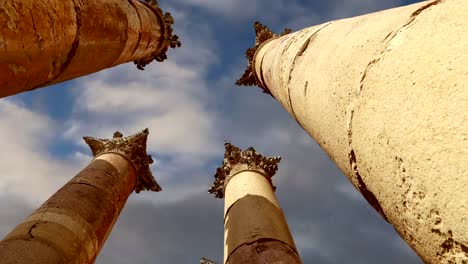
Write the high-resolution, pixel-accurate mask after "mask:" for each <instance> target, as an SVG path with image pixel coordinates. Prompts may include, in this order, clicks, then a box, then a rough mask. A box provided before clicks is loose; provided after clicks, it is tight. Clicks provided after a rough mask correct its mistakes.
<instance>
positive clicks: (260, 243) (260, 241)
mask: <svg viewBox="0 0 468 264" xmlns="http://www.w3.org/2000/svg"><path fill="white" fill-rule="evenodd" d="M266 242H280V243H281V244H282V245H283V246H286V248H287V249H289V250H291V251H292V252H294V253H295V254H296V255H297V256H299V253H298V252H297V250H296V249H295V248H293V247H291V246H290V245H289V244H288V243H285V242H284V241H281V240H278V239H274V238H260V239H257V240H255V241H253V242H248V243H243V244H240V245H239V246H237V247H236V248H235V249H234V250H232V251H231V254H229V256H228V257H227V259H226V263H229V258H230V257H231V256H232V255H233V254H234V253H235V252H236V250H238V249H239V248H241V247H243V246H253V247H255V251H256V252H257V254H260V253H261V252H263V251H265V250H268V249H269V248H268V247H266V246H265V245H263V244H264V243H266Z"/></svg>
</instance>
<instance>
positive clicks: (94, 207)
mask: <svg viewBox="0 0 468 264" xmlns="http://www.w3.org/2000/svg"><path fill="white" fill-rule="evenodd" d="M147 136H148V129H145V130H143V131H141V132H139V133H137V134H135V135H132V136H129V137H122V134H121V133H119V132H115V133H114V137H113V139H111V140H107V139H96V138H92V137H85V138H84V139H85V141H86V143H88V145H89V146H90V148H91V150H92V152H93V155H94V159H93V161H92V162H91V163H90V164H89V165H88V166H87V167H86V168H85V169H84V170H82V171H81V172H79V173H78V175H76V176H75V177H74V178H73V179H71V180H70V181H69V182H68V183H67V184H65V185H64V186H63V187H62V188H61V189H60V190H58V191H57V192H56V193H55V194H54V195H52V197H50V198H49V199H48V200H47V201H46V202H45V203H44V204H42V205H41V207H39V209H37V210H36V211H34V212H33V213H32V214H31V215H30V216H29V217H28V218H26V220H24V221H23V222H22V223H21V224H19V225H18V226H17V227H16V228H15V229H13V231H11V232H10V233H9V234H8V235H7V236H6V237H5V238H4V239H3V240H2V241H0V263H1V264H13V263H15V264H63V263H80V264H85V263H94V260H95V259H96V257H97V255H98V253H99V251H100V250H101V248H102V246H103V245H104V242H105V240H106V239H107V236H108V235H109V233H110V231H111V230H112V226H113V225H114V223H115V221H116V220H117V217H118V216H119V214H120V212H121V211H122V208H123V207H124V205H125V202H126V200H127V198H128V196H129V195H130V193H132V192H133V191H134V190H135V191H136V192H137V193H138V192H139V191H141V190H151V191H156V192H157V191H161V188H160V187H159V185H158V184H157V183H156V181H155V180H154V178H153V176H152V174H151V171H150V168H149V164H151V163H152V162H153V161H152V159H151V156H150V155H147V153H146V140H147Z"/></svg>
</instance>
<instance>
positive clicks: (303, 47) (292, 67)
mask: <svg viewBox="0 0 468 264" xmlns="http://www.w3.org/2000/svg"><path fill="white" fill-rule="evenodd" d="M333 22H334V21H332V22H328V23H326V24H325V25H323V26H321V27H320V28H319V29H317V30H316V31H315V32H314V33H312V35H310V37H308V38H307V39H306V41H305V42H304V43H303V44H302V46H301V48H300V49H299V51H298V52H297V54H296V56H295V57H294V59H293V62H292V65H291V68H290V71H289V78H288V83H287V86H288V100H289V106H290V107H291V112H292V115H293V117H294V120H296V122H297V123H298V124H299V126H300V127H301V128H302V129H304V126H303V125H302V124H301V123H300V122H299V120H298V119H297V116H296V112H295V111H294V107H293V104H292V100H291V85H290V84H291V79H292V73H293V71H294V66H295V65H296V60H297V58H298V57H300V56H302V54H303V53H304V52H305V51H306V50H307V48H308V47H309V44H310V43H311V42H313V41H314V39H315V38H316V37H317V34H318V33H319V32H320V31H321V30H322V29H324V28H326V27H327V26H329V25H330V24H332V23H333ZM291 42H292V41H291ZM284 50H286V48H285V49H284ZM284 50H283V53H284ZM306 89H307V84H306ZM304 130H305V129H304Z"/></svg>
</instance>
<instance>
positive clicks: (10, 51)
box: [0, 0, 180, 97]
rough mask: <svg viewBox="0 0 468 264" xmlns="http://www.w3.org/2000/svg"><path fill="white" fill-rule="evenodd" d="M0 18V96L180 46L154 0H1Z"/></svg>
mask: <svg viewBox="0 0 468 264" xmlns="http://www.w3.org/2000/svg"><path fill="white" fill-rule="evenodd" d="M0 21H1V24H2V26H1V27H0V97H5V96H9V95H13V94H17V93H21V92H24V91H28V90H33V89H36V88H39V87H43V86H47V85H51V84H56V83H59V82H63V81H66V80H70V79H73V78H76V77H80V76H83V75H86V74H90V73H94V72H97V71H100V70H103V69H106V68H109V67H113V66H115V65H118V64H121V63H126V62H130V61H134V63H135V64H136V65H137V67H138V68H139V69H143V67H144V66H145V65H146V64H148V63H150V62H151V61H152V60H157V61H163V60H164V59H165V58H166V51H167V49H168V48H169V47H172V48H175V47H178V46H180V42H179V41H178V37H177V36H176V35H172V28H171V25H172V24H173V23H174V20H173V19H172V17H171V15H170V14H169V13H163V12H162V10H161V9H160V8H159V6H158V4H157V2H156V1H155V0H145V1H143V0H142V1H139V0H99V1H96V0H80V1H76V0H5V1H0Z"/></svg>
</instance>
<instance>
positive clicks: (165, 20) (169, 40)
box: [133, 0, 181, 70]
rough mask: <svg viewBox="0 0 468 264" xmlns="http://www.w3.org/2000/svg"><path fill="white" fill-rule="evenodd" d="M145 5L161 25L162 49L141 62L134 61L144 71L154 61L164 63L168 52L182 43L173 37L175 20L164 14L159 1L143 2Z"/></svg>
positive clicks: (147, 0)
mask: <svg viewBox="0 0 468 264" xmlns="http://www.w3.org/2000/svg"><path fill="white" fill-rule="evenodd" d="M142 1H144V2H142V3H143V4H145V5H146V6H147V7H148V8H150V9H151V10H152V11H153V12H154V14H155V15H156V17H157V18H158V20H159V21H160V23H161V25H162V26H161V31H162V32H161V39H160V40H159V41H160V42H161V45H160V49H158V50H157V51H155V52H153V53H151V54H149V55H148V56H147V57H145V58H142V59H140V60H137V61H134V62H133V63H134V64H135V65H136V66H137V68H138V69H139V70H144V69H145V66H146V65H148V64H150V63H151V62H152V61H153V60H156V61H158V62H162V61H164V60H165V59H167V54H166V52H167V50H168V49H169V47H170V48H173V49H175V48H179V47H180V46H181V43H180V41H179V36H177V35H173V32H172V31H173V30H172V24H174V18H173V17H172V15H171V13H169V12H165V13H164V12H163V11H162V9H161V8H160V7H159V4H158V1H157V0H142Z"/></svg>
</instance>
